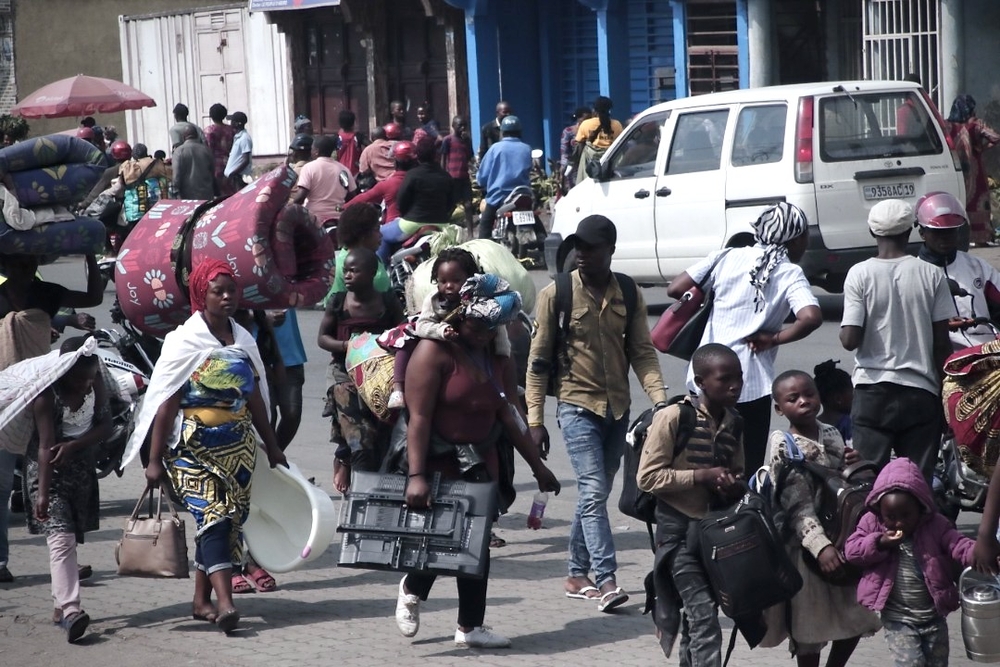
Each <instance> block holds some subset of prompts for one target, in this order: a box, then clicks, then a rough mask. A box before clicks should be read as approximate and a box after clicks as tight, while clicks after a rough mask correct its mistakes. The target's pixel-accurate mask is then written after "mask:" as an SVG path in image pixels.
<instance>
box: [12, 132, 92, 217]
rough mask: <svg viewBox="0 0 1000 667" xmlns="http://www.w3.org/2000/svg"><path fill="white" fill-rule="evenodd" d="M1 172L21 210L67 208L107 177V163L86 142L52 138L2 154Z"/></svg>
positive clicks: (21, 145)
mask: <svg viewBox="0 0 1000 667" xmlns="http://www.w3.org/2000/svg"><path fill="white" fill-rule="evenodd" d="M0 170H2V171H3V172H4V173H8V174H10V177H11V179H12V180H13V181H14V187H15V193H16V194H17V198H18V201H20V203H21V206H23V207H25V208H30V207H32V206H53V205H57V204H58V205H64V206H66V205H71V204H75V203H76V202H78V201H80V200H81V199H83V198H84V197H86V196H87V194H88V193H89V192H90V190H91V188H93V187H94V185H96V184H97V182H98V181H99V180H100V178H101V175H102V174H103V173H104V162H103V155H102V153H101V151H99V150H98V149H97V148H95V147H94V146H92V145H91V144H89V143H87V142H86V141H84V140H82V139H77V138H76V137H67V136H64V135H59V134H51V135H48V136H44V137H36V138H34V139H28V140H26V141H22V142H20V143H16V144H14V145H13V146H9V147H7V148H4V149H2V150H0Z"/></svg>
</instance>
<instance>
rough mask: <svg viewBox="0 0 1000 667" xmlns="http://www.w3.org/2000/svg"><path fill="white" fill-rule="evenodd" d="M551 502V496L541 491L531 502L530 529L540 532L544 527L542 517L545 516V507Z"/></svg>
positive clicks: (529, 513)
mask: <svg viewBox="0 0 1000 667" xmlns="http://www.w3.org/2000/svg"><path fill="white" fill-rule="evenodd" d="M548 502H549V494H547V493H546V492H544V491H539V492H538V493H536V494H535V497H534V498H532V500H531V511H530V512H528V528H531V529H532V530H538V529H539V528H541V527H542V517H543V516H545V505H546V504H547V503H548Z"/></svg>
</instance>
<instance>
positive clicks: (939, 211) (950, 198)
mask: <svg viewBox="0 0 1000 667" xmlns="http://www.w3.org/2000/svg"><path fill="white" fill-rule="evenodd" d="M968 221H969V216H968V214H967V213H966V212H965V206H964V205H962V202H960V201H958V199H957V198H956V197H955V196H954V195H952V194H949V193H947V192H928V193H927V194H925V195H924V196H923V197H921V198H920V200H919V201H917V224H918V225H920V226H921V227H926V228H928V229H958V228H959V227H961V226H962V225H964V224H965V223H967V222H968Z"/></svg>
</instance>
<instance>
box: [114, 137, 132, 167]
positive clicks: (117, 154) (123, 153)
mask: <svg viewBox="0 0 1000 667" xmlns="http://www.w3.org/2000/svg"><path fill="white" fill-rule="evenodd" d="M111 157H113V158H114V159H115V160H118V161H119V162H124V161H125V160H128V159H130V158H131V157H132V147H131V146H129V145H128V142H127V141H122V140H121V139H119V140H118V141H115V142H113V143H112V144H111Z"/></svg>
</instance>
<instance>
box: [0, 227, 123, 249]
mask: <svg viewBox="0 0 1000 667" xmlns="http://www.w3.org/2000/svg"><path fill="white" fill-rule="evenodd" d="M105 235H106V230H105V227H104V225H103V224H102V223H101V221H100V220H97V219H95V218H77V219H75V220H67V221H65V222H50V223H48V224H44V225H39V226H37V227H35V228H33V229H29V230H26V231H19V230H16V229H13V228H11V227H9V226H8V225H7V223H5V222H0V254H3V255H60V256H61V255H77V254H84V255H85V254H88V253H99V252H101V250H103V248H104V240H105Z"/></svg>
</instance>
